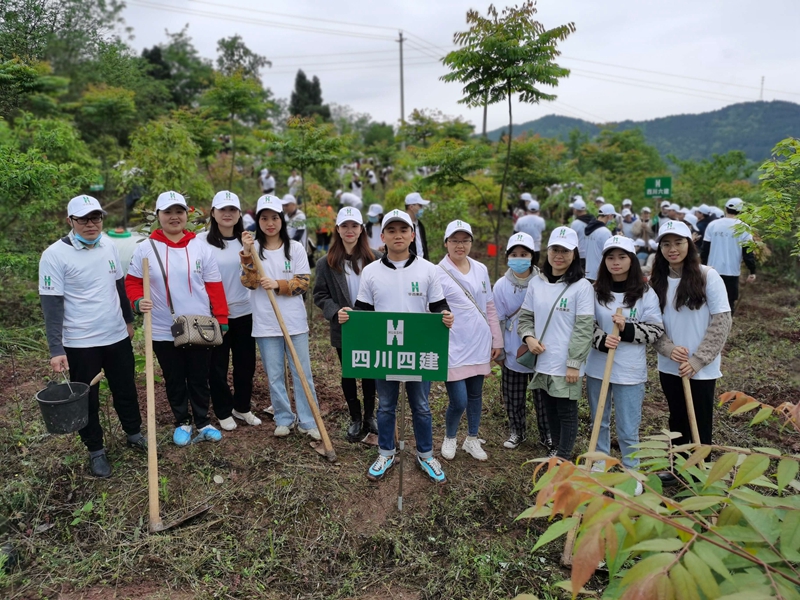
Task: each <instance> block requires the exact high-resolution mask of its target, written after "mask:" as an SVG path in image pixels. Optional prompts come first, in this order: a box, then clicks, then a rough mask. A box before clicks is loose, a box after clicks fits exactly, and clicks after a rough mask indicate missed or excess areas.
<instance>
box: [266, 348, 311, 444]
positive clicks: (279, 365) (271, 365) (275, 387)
mask: <svg viewBox="0 0 800 600" xmlns="http://www.w3.org/2000/svg"><path fill="white" fill-rule="evenodd" d="M291 338H292V344H294V349H295V351H296V352H297V357H298V358H299V359H300V366H301V367H302V368H303V373H305V376H306V378H307V379H308V387H309V388H311V393H312V394H313V396H314V398H313V400H314V402H315V403H317V392H316V391H315V390H314V381H313V380H312V378H311V360H310V359H309V356H308V334H307V333H299V334H297V335H293V336H291ZM256 343H257V344H258V350H259V352H261V363H262V364H263V365H264V370H265V371H266V372H267V379H268V380H269V395H270V399H271V400H272V407H273V408H274V409H275V424H276V425H284V426H286V427H291V426H292V425H293V424H294V422H295V420H298V421H299V424H300V427H302V428H303V429H314V428H315V427H316V426H317V424H316V423H315V422H314V415H313V413H312V412H311V407H310V406H309V405H308V398H306V393H305V391H304V390H303V386H302V384H301V383H300V377H299V376H298V375H297V368H296V367H295V364H294V361H293V360H292V355H291V353H290V352H289V350H288V348H286V342H285V341H284V339H283V337H260V338H256ZM284 356H288V358H289V368H290V369H291V371H292V383H293V384H294V401H295V407H296V408H297V417H295V414H294V413H293V412H292V404H291V402H289V394H288V393H287V392H286V381H285V379H284V371H283V357H284Z"/></svg>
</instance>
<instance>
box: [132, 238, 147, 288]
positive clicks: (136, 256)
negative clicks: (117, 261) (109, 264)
mask: <svg viewBox="0 0 800 600" xmlns="http://www.w3.org/2000/svg"><path fill="white" fill-rule="evenodd" d="M149 248H150V241H149V240H145V241H143V242H141V243H140V244H137V245H136V250H134V251H133V256H131V264H129V265H128V275H130V276H132V277H138V278H139V279H142V278H144V275H143V274H142V259H143V258H144V257H145V256H146V255H147V251H148V249H149Z"/></svg>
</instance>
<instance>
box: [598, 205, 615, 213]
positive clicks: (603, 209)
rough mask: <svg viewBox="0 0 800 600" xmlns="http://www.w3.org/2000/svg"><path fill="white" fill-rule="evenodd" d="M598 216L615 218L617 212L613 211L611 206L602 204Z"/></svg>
mask: <svg viewBox="0 0 800 600" xmlns="http://www.w3.org/2000/svg"><path fill="white" fill-rule="evenodd" d="M600 214H601V215H604V216H608V215H614V216H616V214H617V211H616V210H615V209H614V205H613V204H603V206H601V207H600Z"/></svg>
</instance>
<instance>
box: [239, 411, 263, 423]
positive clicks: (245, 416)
mask: <svg viewBox="0 0 800 600" xmlns="http://www.w3.org/2000/svg"><path fill="white" fill-rule="evenodd" d="M232 414H233V416H234V417H236V418H237V419H241V420H242V421H244V422H245V423H247V424H248V425H261V419H259V418H258V417H257V416H255V415H254V414H253V413H252V412H250V411H249V410H248V411H247V412H246V413H240V412H239V411H236V410H234V411H232Z"/></svg>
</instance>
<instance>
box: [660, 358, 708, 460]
mask: <svg viewBox="0 0 800 600" xmlns="http://www.w3.org/2000/svg"><path fill="white" fill-rule="evenodd" d="M658 376H659V378H660V379H661V389H662V390H664V396H666V398H667V404H668V405H669V430H670V431H677V432H680V433H682V434H683V435H682V436H681V437H679V438H676V439H674V440H672V445H673V446H680V445H682V444H691V443H692V442H693V441H694V440H692V429H691V426H690V425H689V413H687V412H686V400H685V399H684V395H683V381H681V378H680V377H678V376H677V375H669V374H668V373H661V372H659V373H658ZM689 385H690V387H691V390H692V402H693V404H694V414H695V418H696V419H697V430H698V431H697V432H698V433H699V434H700V443H701V444H711V430H712V428H713V425H714V390H715V389H716V387H717V380H716V379H690V380H689Z"/></svg>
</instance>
